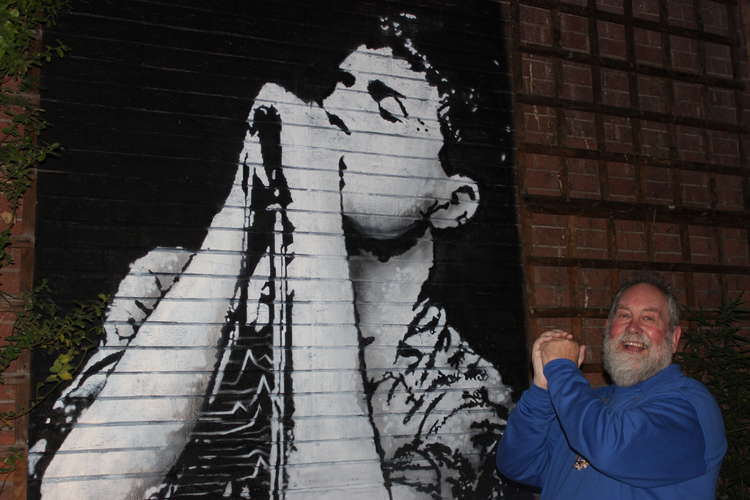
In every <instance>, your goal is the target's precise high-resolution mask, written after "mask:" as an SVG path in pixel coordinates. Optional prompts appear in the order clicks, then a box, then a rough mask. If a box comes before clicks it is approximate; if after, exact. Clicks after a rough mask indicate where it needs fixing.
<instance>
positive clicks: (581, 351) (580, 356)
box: [578, 345, 586, 368]
mask: <svg viewBox="0 0 750 500" xmlns="http://www.w3.org/2000/svg"><path fill="white" fill-rule="evenodd" d="M585 359H586V346H585V345H580V346H578V368H580V367H581V365H582V364H583V361H584V360H585Z"/></svg>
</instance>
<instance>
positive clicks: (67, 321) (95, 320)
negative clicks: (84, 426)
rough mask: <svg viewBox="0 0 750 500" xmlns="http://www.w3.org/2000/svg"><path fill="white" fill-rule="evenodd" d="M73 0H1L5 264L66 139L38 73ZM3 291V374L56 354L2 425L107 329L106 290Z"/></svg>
mask: <svg viewBox="0 0 750 500" xmlns="http://www.w3.org/2000/svg"><path fill="white" fill-rule="evenodd" d="M67 6H68V0H0V75H2V80H0V200H2V201H4V202H5V203H4V208H2V209H1V210H0V221H1V222H2V230H1V231H0V270H1V269H2V268H3V267H6V266H8V265H11V264H12V263H13V260H12V257H11V254H10V251H9V250H10V246H11V243H12V240H11V235H12V232H13V227H14V225H15V224H16V217H17V213H18V209H19V207H20V204H21V200H22V199H23V197H24V194H25V193H26V192H27V191H28V189H29V187H30V186H31V184H32V182H33V178H34V168H36V167H37V166H38V165H39V164H40V163H42V162H44V161H45V159H47V157H48V156H49V155H51V154H56V153H57V152H58V151H59V150H60V146H59V144H57V143H46V142H44V141H42V140H40V134H41V132H42V130H44V128H45V127H46V125H47V123H46V122H45V120H44V118H43V110H42V109H41V108H40V107H39V104H38V90H39V82H38V75H39V68H40V67H41V66H42V65H43V64H44V63H46V62H49V61H51V60H52V59H53V58H55V57H62V56H63V55H64V54H65V52H66V50H67V49H66V47H65V46H64V45H63V44H62V43H60V42H53V43H51V44H45V43H43V42H42V40H41V32H42V29H43V28H45V27H49V26H51V25H53V24H54V22H55V19H56V18H57V16H58V15H59V14H60V13H61V12H62V11H63V10H64V9H66V8H67ZM0 286H2V283H1V282H0ZM0 299H3V300H5V301H6V304H7V305H8V306H10V305H14V306H13V307H11V309H13V310H17V311H19V312H18V316H17V320H16V322H15V324H14V327H13V333H12V334H11V335H10V336H9V337H8V338H6V339H4V343H3V345H2V346H0V382H2V374H3V373H4V372H5V371H6V370H7V369H8V367H9V366H11V364H12V363H13V362H14V361H15V360H17V359H18V358H19V357H20V356H21V355H22V354H23V353H24V352H30V351H34V352H43V353H45V354H46V355H47V356H48V358H49V359H50V366H49V374H48V376H47V377H46V379H44V380H42V381H41V382H40V383H39V384H38V385H37V387H35V390H34V393H33V394H34V395H33V398H32V401H31V403H30V404H29V405H28V406H27V407H25V408H23V409H21V410H18V411H6V412H0V428H4V429H7V428H10V427H12V425H13V421H14V420H16V419H18V418H20V417H22V416H23V415H25V414H27V413H28V412H29V411H30V410H31V409H32V408H33V407H34V405H35V404H38V403H39V402H40V401H41V400H43V399H44V398H45V397H47V396H48V395H50V394H52V393H54V392H55V390H56V388H57V386H59V384H61V383H63V382H65V381H67V380H70V379H71V378H72V374H73V373H74V372H75V370H76V367H77V365H78V364H80V363H81V362H82V361H83V360H84V359H85V358H86V353H87V352H88V351H89V350H90V349H92V348H93V347H95V346H96V344H97V341H98V338H99V336H100V335H101V333H102V318H103V316H104V313H105V310H106V306H107V297H106V296H103V295H100V296H99V297H98V298H97V299H96V300H94V301H91V302H88V303H85V304H77V305H76V306H74V307H72V308H71V307H68V308H61V307H60V306H58V304H57V303H56V301H55V299H54V294H53V293H52V292H51V291H50V290H49V287H48V286H47V285H46V284H44V283H42V284H41V285H39V286H38V287H36V288H35V289H34V290H33V291H31V292H30V293H27V294H25V295H23V296H21V297H13V296H11V295H9V294H8V293H6V292H0ZM23 457H24V453H23V450H15V449H11V450H10V451H9V452H8V453H6V454H5V455H4V456H0V473H6V474H9V473H11V472H13V471H14V470H15V468H16V466H17V464H18V463H19V461H20V460H22V459H23ZM6 477H7V476H6ZM4 484H5V483H4V482H3V483H2V485H0V491H2V486H4Z"/></svg>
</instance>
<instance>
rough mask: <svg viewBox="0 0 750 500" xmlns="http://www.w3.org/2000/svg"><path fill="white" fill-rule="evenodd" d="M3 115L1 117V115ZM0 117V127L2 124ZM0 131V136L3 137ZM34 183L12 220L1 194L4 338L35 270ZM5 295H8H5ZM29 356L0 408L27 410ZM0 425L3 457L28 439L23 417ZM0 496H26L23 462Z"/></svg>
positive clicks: (8, 382)
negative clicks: (5, 236)
mask: <svg viewBox="0 0 750 500" xmlns="http://www.w3.org/2000/svg"><path fill="white" fill-rule="evenodd" d="M3 85H10V86H11V88H12V91H15V90H17V88H16V87H15V85H14V82H9V81H4V82H3ZM28 97H30V98H31V100H32V102H36V103H38V102H39V96H38V95H28ZM3 118H4V117H3ZM4 122H5V120H4V119H2V120H0V128H1V127H3V126H5V123H4ZM2 137H3V135H2V132H0V138H2ZM35 202H36V186H35V185H33V186H32V187H31V189H29V191H27V192H26V194H25V196H24V197H23V199H22V200H21V203H20V205H19V207H18V209H17V210H16V213H15V220H14V219H13V214H12V212H11V206H10V204H9V203H8V201H7V200H6V199H4V198H2V197H0V230H2V229H5V228H7V227H8V225H9V224H11V223H12V224H13V229H12V232H11V245H10V247H9V248H8V252H9V253H10V256H11V257H12V259H13V262H12V263H10V264H8V265H6V266H4V267H3V269H2V272H0V293H2V294H3V296H2V297H0V339H5V338H6V337H8V336H9V335H11V333H12V331H13V323H14V321H15V318H16V314H17V313H18V311H19V309H20V307H21V306H22V300H21V297H22V295H23V294H24V293H26V292H28V291H30V290H31V288H32V278H33V269H34V230H35V222H36V203H35ZM5 294H7V295H5ZM29 368H30V363H29V356H28V355H27V354H23V355H22V356H21V357H20V358H19V359H18V360H17V361H16V362H14V363H13V364H11V366H10V367H9V368H8V369H7V370H6V371H5V372H4V373H3V374H2V376H3V384H2V385H1V386H0V411H4V412H5V411H9V412H18V413H24V412H25V411H26V410H28V401H29V385H30V373H29V372H30V369H29ZM8 424H9V425H8V426H7V427H5V426H3V427H2V428H0V456H2V457H6V456H8V455H10V454H13V453H14V451H15V450H24V449H25V448H26V446H27V441H28V432H27V427H28V420H27V419H26V418H25V417H23V418H20V419H18V420H14V421H9V422H8ZM0 498H2V499H9V500H10V499H14V500H20V499H25V498H26V464H25V462H24V461H23V460H21V462H19V463H18V465H17V467H16V469H15V471H13V472H12V473H9V474H2V475H0Z"/></svg>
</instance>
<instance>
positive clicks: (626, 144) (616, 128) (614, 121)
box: [604, 116, 633, 153]
mask: <svg viewBox="0 0 750 500" xmlns="http://www.w3.org/2000/svg"><path fill="white" fill-rule="evenodd" d="M604 142H605V149H606V150H607V151H610V152H615V153H632V152H633V128H632V126H631V124H630V118H623V117H620V116H605V117H604Z"/></svg>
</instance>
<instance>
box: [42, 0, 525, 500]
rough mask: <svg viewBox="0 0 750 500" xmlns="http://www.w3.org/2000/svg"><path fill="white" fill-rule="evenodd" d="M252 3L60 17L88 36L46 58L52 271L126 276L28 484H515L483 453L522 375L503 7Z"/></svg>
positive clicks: (219, 489)
mask: <svg viewBox="0 0 750 500" xmlns="http://www.w3.org/2000/svg"><path fill="white" fill-rule="evenodd" d="M245 3H246V4H247V5H243V6H238V5H237V4H238V2H217V3H216V4H215V5H213V6H204V5H202V4H199V3H196V4H189V3H188V2H184V3H183V2H178V3H175V5H171V6H169V5H166V6H165V5H164V4H156V3H150V2H135V1H132V2H127V1H126V2H102V3H95V2H91V3H88V2H81V3H80V5H74V8H73V11H72V14H71V15H70V17H69V18H68V19H65V20H63V22H61V25H60V27H59V28H57V30H58V31H57V32H53V33H52V34H53V35H57V36H59V35H62V36H65V35H66V34H69V35H68V36H70V44H71V45H72V48H73V51H74V52H73V56H72V57H74V58H78V59H77V60H74V61H73V62H71V63H70V64H72V65H73V68H71V69H65V68H64V67H63V64H66V63H59V64H58V65H56V66H53V67H52V68H51V69H50V74H49V75H48V76H47V77H46V79H45V80H44V81H45V87H46V89H47V90H46V94H45V96H44V98H45V99H46V103H47V107H48V108H49V109H50V111H49V114H50V120H51V121H52V129H51V130H50V135H51V136H53V137H57V136H56V135H55V134H58V135H59V136H60V140H61V141H62V142H63V143H65V144H66V145H67V148H69V149H70V150H71V154H72V158H69V159H62V158H61V159H60V160H58V164H57V165H53V166H52V167H51V168H50V169H49V170H48V171H46V172H43V173H42V174H41V177H40V211H41V214H40V224H39V247H40V250H39V259H38V260H40V261H41V262H42V264H41V265H40V270H39V272H38V274H39V275H40V278H47V279H49V280H50V281H51V282H52V284H53V286H55V285H56V284H57V286H58V288H62V290H64V291H65V293H67V294H68V296H69V297H71V298H73V299H85V298H86V294H87V293H89V294H90V293H93V292H94V291H95V290H96V289H97V286H98V287H100V288H102V289H104V290H105V291H107V292H108V293H111V294H112V296H113V300H112V303H111V306H110V308H109V310H108V313H107V317H106V320H105V325H104V326H105V330H106V336H105V338H102V339H101V343H100V346H99V347H98V349H96V350H95V352H94V353H93V354H92V355H91V357H90V358H89V359H87V360H85V362H84V363H83V364H82V368H81V370H80V373H79V374H78V375H77V377H76V378H75V380H73V381H72V383H71V384H70V385H69V386H67V387H65V388H64V389H63V390H62V392H61V393H60V394H59V396H58V397H57V398H56V399H55V400H54V401H51V402H50V403H49V404H48V405H46V406H44V407H43V408H41V409H40V410H39V411H38V412H37V413H36V415H35V416H34V422H33V424H32V429H31V434H32V442H31V443H30V444H31V446H32V448H31V453H30V463H29V469H30V483H31V490H32V493H31V495H32V497H33V498H43V499H71V498H76V499H92V500H93V499H101V498H108V499H111V500H116V499H123V500H124V499H128V500H130V499H144V500H145V499H167V498H175V499H177V498H253V499H255V498H269V499H270V498H274V499H281V498H288V499H319V498H330V499H344V498H346V499H347V500H355V499H398V500H401V499H403V500H406V499H440V498H446V499H447V498H452V499H453V498H455V499H474V498H501V497H512V498H520V497H518V496H517V492H514V491H513V490H512V489H511V488H510V487H509V486H507V485H505V484H503V483H502V482H501V481H500V479H499V478H498V477H497V475H496V474H495V472H494V461H493V457H492V453H493V449H494V445H495V442H496V441H497V439H498V437H499V436H500V435H501V433H502V429H503V425H504V417H505V415H506V414H507V411H508V409H509V408H511V407H512V404H513V402H512V401H513V397H514V396H515V394H516V393H517V392H518V389H520V388H521V387H522V386H523V384H524V383H525V382H526V381H525V373H526V358H525V354H524V353H525V349H524V340H523V332H522V325H521V320H520V318H521V316H522V314H521V309H520V307H521V306H520V304H521V302H522V300H521V297H520V294H521V283H520V277H519V275H520V273H519V262H518V259H517V256H516V255H517V246H518V243H517V238H516V236H515V229H514V223H515V214H514V212H513V209H514V203H513V184H512V175H511V153H512V131H511V127H510V124H511V122H510V113H509V109H508V102H509V98H508V89H507V79H506V76H505V72H506V71H507V62H506V61H505V58H504V55H503V52H502V50H503V49H502V43H501V42H502V22H501V17H500V12H499V9H498V8H497V7H496V6H494V5H493V3H491V2H467V3H466V4H465V5H463V6H462V7H457V6H454V5H453V3H452V2H442V3H441V2H434V4H433V5H428V6H424V5H408V4H404V5H399V6H398V8H396V7H394V6H393V5H392V3H390V2H387V3H385V2H384V5H383V6H379V5H378V2H362V3H361V5H360V4H358V3H357V2H352V3H351V4H350V5H347V6H346V8H343V7H342V6H338V8H339V9H342V10H340V11H336V10H335V9H336V6H337V4H335V3H331V2H327V3H324V4H320V5H316V4H315V3H314V2H313V3H311V2H299V3H298V2H276V3H273V2H272V3H271V4H261V3H260V2H250V1H248V2H245ZM170 9H171V14H172V17H170ZM155 12H159V13H160V16H161V17H160V18H159V19H160V21H159V23H161V24H159V23H156V22H154V19H153V18H150V17H149V16H150V15H151V14H153V13H155ZM219 20H223V22H224V23H226V24H225V25H224V24H220V23H219ZM100 23H103V24H104V26H100ZM115 23H120V29H112V26H114V25H115ZM180 23H182V24H180ZM261 24H262V25H263V27H262V28H261V27H260V25H261ZM90 25H91V26H90ZM81 26H84V28H81ZM174 26H181V29H180V33H179V37H184V38H186V39H187V38H189V39H190V40H189V41H184V40H182V39H180V40H175V39H174V38H164V39H162V40H161V42H159V41H158V40H157V39H155V38H152V37H153V35H152V30H159V29H164V30H167V31H169V30H173V29H175V28H174ZM254 28H257V29H254ZM130 31H135V32H136V33H135V34H131V33H130ZM202 37H206V39H207V40H205V41H203V40H202V39H201V38H202ZM157 38H158V36H157ZM147 39H149V40H150V41H149V43H146V40H147ZM95 40H99V41H100V42H101V43H102V44H103V45H104V47H105V49H102V48H99V49H97V48H93V47H91V46H89V45H88V44H91V43H92V42H94V41H95ZM219 40H220V41H219ZM204 42H205V43H204ZM217 44H218V45H221V47H223V50H225V51H229V52H231V53H232V54H234V55H233V56H232V58H233V59H236V60H233V61H232V62H231V63H230V62H229V61H221V62H216V61H214V59H215V58H221V57H224V56H218V55H216V54H217ZM115 45H117V46H119V47H121V48H123V49H129V50H133V51H139V54H140V56H139V57H140V59H141V60H140V62H134V61H133V60H132V57H133V55H132V54H120V53H119V52H117V51H115V53H114V54H113V53H112V52H106V47H109V48H111V47H114V46H115ZM79 50H80V51H81V52H79ZM149 51H153V55H152V56H149V55H148V54H147V52H149ZM174 51H180V52H181V55H180V57H182V58H190V57H192V58H194V60H195V61H198V62H197V63H195V64H193V63H192V62H191V64H192V66H191V65H189V66H190V69H189V70H185V69H184V68H179V69H176V68H177V66H178V65H179V64H177V63H175V61H173V60H170V58H169V57H167V56H168V54H169V53H172V52H174ZM104 55H109V56H110V58H109V59H107V58H105V57H104ZM112 57H114V58H115V59H117V58H119V59H117V60H116V61H114V62H113V60H112ZM230 59H231V58H230ZM206 61H208V62H206ZM178 63H179V61H178ZM225 64H227V65H229V66H225ZM243 64H244V65H245V67H244V68H242V69H241V70H238V69H236V68H237V66H238V65H243ZM97 65H98V69H97ZM76 66H78V67H79V68H82V67H84V66H86V67H89V68H91V69H90V70H89V73H88V74H84V75H83V76H81V74H80V73H78V72H76V71H75V69H76V68H75V67H76ZM207 67H208V68H209V69H206V68H207ZM118 71H120V72H121V73H120V74H121V75H122V76H123V78H124V79H126V82H122V81H118V80H116V77H110V76H108V77H105V78H102V74H103V73H106V74H107V75H112V74H113V72H114V73H115V74H116V73H117V72H118ZM175 71H179V72H181V73H183V74H181V75H180V77H181V78H182V79H184V80H185V81H184V82H183V81H180V80H181V78H179V77H178V78H175V77H174V75H173V74H169V73H173V72H175ZM191 72H192V73H194V74H191ZM165 75H166V76H165ZM210 77H213V78H214V79H211V78H210ZM160 78H161V80H160ZM226 79H234V80H235V81H234V82H233V83H232V84H231V85H230V84H226V82H224V83H218V81H219V80H222V81H223V80H226ZM76 80H81V81H84V80H86V85H84V88H83V89H81V88H78V87H76V86H75V85H74V83H75V81H76ZM209 80H210V81H209ZM97 82H98V85H97ZM113 82H116V83H113ZM205 82H208V83H205ZM97 88H98V89H99V91H98V92H96V93H95V94H94V95H92V96H91V97H90V98H88V99H87V98H86V96H85V95H81V94H85V93H86V92H93V91H94V89H97ZM127 93H132V95H135V97H133V98H127V99H126V98H124V97H123V96H124V95H126V94H127ZM170 93H172V94H174V95H179V96H181V97H179V98H178V99H177V100H176V102H175V101H174V100H173V101H171V102H167V103H166V104H165V103H157V104H153V101H149V98H148V97H149V96H155V95H163V96H166V95H168V94H170ZM115 94H116V95H115ZM217 94H221V97H218V98H217V97H216V96H217ZM113 95H115V96H114V97H113ZM191 95H194V96H195V100H196V101H197V102H198V104H196V103H192V102H191V97H190V96H191ZM131 99H132V100H131ZM147 102H150V103H151V105H152V107H148V106H147ZM211 103H213V104H214V105H213V106H212V105H211ZM181 104H183V105H185V106H187V108H188V109H180V105H181ZM201 106H202V107H201ZM144 107H145V108H144ZM199 108H200V109H199ZM224 108H226V109H230V108H231V111H229V112H224ZM144 109H145V111H144ZM88 113H90V116H91V122H92V123H91V124H90V126H89V125H86V124H82V122H86V121H87V120H88V118H89V115H88ZM222 113H223V114H222ZM164 115H167V116H169V117H172V119H173V120H177V121H179V122H180V123H179V126H178V127H177V128H178V129H179V131H178V132H177V133H175V132H174V131H172V132H169V133H165V134H163V135H162V134H161V133H160V132H161V131H160V126H161V124H163V123H164V122H163V120H164ZM134 116H140V117H141V118H142V119H141V120H140V121H139V123H138V124H137V125H135V124H134V123H133V121H131V120H132V117H134ZM123 117H125V119H124V120H123ZM201 117H207V118H205V119H206V121H207V122H209V123H213V124H214V125H216V124H219V125H217V126H214V127H210V126H208V125H203V127H205V128H203V129H201V126H197V125H193V126H192V127H193V128H191V129H190V130H189V131H188V132H185V130H186V129H185V128H183V127H182V122H181V120H188V121H192V122H197V121H199V120H200V119H201ZM68 123H70V124H71V125H70V126H71V127H72V130H70V129H68V128H67V125H66V124H68ZM74 123H75V124H74ZM188 128H189V127H188ZM84 129H85V130H84ZM204 133H205V134H204ZM97 135H98V136H99V137H93V136H97ZM138 138H141V139H143V138H146V140H144V141H142V142H139V141H138ZM170 143H171V144H170ZM181 147H182V148H184V149H181ZM66 156H67V153H66ZM162 161H163V163H164V165H163V166H160V162H162ZM139 162H142V163H143V164H142V165H138V163H139ZM181 162H183V163H182V164H181ZM96 167H98V168H100V170H98V171H97V170H96ZM136 180H137V181H138V182H142V183H143V184H142V192H141V193H139V194H137V195H135V196H134V193H132V192H130V191H129V190H128V187H130V186H132V184H130V182H131V181H133V182H136ZM188 186H189V187H188ZM66 187H67V190H66ZM180 190H182V192H183V193H184V197H183V196H181V195H179V194H175V192H176V191H180ZM122 191H126V192H125V193H123V192H122ZM82 200H83V201H82ZM84 202H86V203H89V204H91V205H96V204H97V202H99V203H101V207H103V208H101V209H100V210H97V209H94V212H93V213H89V214H87V215H86V216H85V217H84V218H83V220H82V219H81V215H80V214H78V215H72V216H70V212H68V215H69V216H70V218H65V216H64V215H60V206H61V204H62V206H81V205H80V203H84ZM76 204H78V205H76ZM115 206H119V207H123V210H122V211H117V210H115V209H114V207H115ZM165 207H166V208H167V209H166V210H163V213H162V210H161V209H162V208H165ZM146 211H148V212H149V215H147V216H145V217H144V216H143V214H144V212H146ZM176 212H177V213H176ZM65 213H66V212H65V210H63V214H65ZM198 213H200V215H196V216H195V218H192V217H191V216H192V215H193V214H198ZM162 215H163V217H162ZM154 221H158V222H157V223H155V222H154ZM112 226H116V227H118V228H119V229H121V230H123V231H125V232H126V233H127V234H128V235H129V236H130V238H135V240H136V241H138V243H137V244H134V243H135V242H133V241H131V242H130V244H124V243H123V239H122V238H118V237H115V238H109V237H108V236H107V234H111V233H110V231H109V230H105V231H103V232H102V234H99V235H97V231H96V229H95V228H97V227H99V228H102V227H107V228H108V229H111V227H112ZM71 231H72V234H71ZM84 231H90V232H89V233H88V234H87V235H86V236H84V237H83V238H82V239H77V238H75V237H74V236H73V234H79V235H80V234H82V233H83V232H84ZM61 239H62V241H61ZM92 252H93V253H92ZM76 253H78V254H81V255H85V257H82V258H85V259H87V260H88V261H91V260H92V257H91V256H92V255H94V256H95V257H94V260H95V261H98V262H100V263H101V269H98V268H96V266H95V265H93V264H87V266H84V267H87V269H85V270H83V271H81V270H80V269H76V267H77V265H76V264H75V262H76V260H75V258H72V259H71V258H70V255H76ZM102 256H103V257H102ZM55 258H57V259H58V261H55ZM71 262H72V263H73V265H70V263H71ZM99 291H101V290H99ZM514 495H515V496H514Z"/></svg>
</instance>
